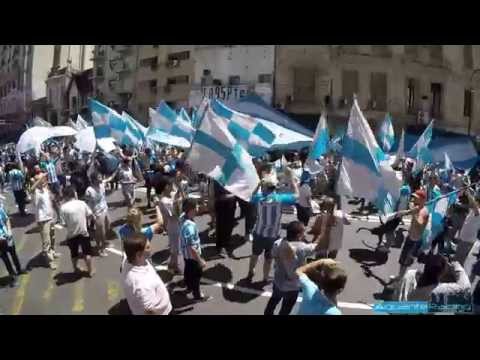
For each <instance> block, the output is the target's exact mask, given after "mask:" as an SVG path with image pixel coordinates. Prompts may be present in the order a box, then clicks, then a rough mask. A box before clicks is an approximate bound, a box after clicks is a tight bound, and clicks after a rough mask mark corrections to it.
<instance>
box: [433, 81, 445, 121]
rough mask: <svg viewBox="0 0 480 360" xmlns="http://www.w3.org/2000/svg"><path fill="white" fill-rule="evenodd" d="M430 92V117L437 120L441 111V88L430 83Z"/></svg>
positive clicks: (440, 85)
mask: <svg viewBox="0 0 480 360" xmlns="http://www.w3.org/2000/svg"><path fill="white" fill-rule="evenodd" d="M430 91H431V94H432V117H433V118H439V117H440V116H441V110H442V93H443V86H442V84H440V83H432V84H431V86H430Z"/></svg>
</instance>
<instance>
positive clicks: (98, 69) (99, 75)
mask: <svg viewBox="0 0 480 360" xmlns="http://www.w3.org/2000/svg"><path fill="white" fill-rule="evenodd" d="M97 76H98V77H103V67H101V66H99V67H97Z"/></svg>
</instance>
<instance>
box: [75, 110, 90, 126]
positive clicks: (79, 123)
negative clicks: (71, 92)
mask: <svg viewBox="0 0 480 360" xmlns="http://www.w3.org/2000/svg"><path fill="white" fill-rule="evenodd" d="M76 125H77V127H78V130H82V129H86V128H88V127H89V126H90V125H89V124H88V123H87V122H86V121H85V120H84V119H83V117H81V116H80V114H79V115H77V122H76Z"/></svg>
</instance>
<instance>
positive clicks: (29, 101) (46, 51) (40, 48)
mask: <svg viewBox="0 0 480 360" xmlns="http://www.w3.org/2000/svg"><path fill="white" fill-rule="evenodd" d="M92 49H93V47H92V45H0V119H2V120H3V122H4V123H5V124H6V125H4V126H2V127H0V133H2V134H3V133H5V132H12V131H18V130H19V129H22V128H23V126H24V124H25V123H26V121H28V120H29V119H31V118H33V117H34V116H37V115H38V116H41V117H42V118H44V116H47V117H48V114H49V109H50V107H51V106H52V104H51V102H49V100H50V98H51V97H50V96H49V94H48V91H47V87H48V84H47V83H46V82H47V79H48V78H50V77H52V76H55V74H56V73H57V72H58V71H59V70H60V69H62V68H64V67H67V66H70V67H72V68H75V69H82V68H84V69H85V68H88V67H91V66H92V61H91V60H90V56H89V52H91V51H92Z"/></svg>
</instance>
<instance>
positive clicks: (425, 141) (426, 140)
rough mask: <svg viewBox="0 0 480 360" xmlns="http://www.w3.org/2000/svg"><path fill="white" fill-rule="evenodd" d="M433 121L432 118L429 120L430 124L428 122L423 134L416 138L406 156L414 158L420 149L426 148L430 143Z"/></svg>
mask: <svg viewBox="0 0 480 360" xmlns="http://www.w3.org/2000/svg"><path fill="white" fill-rule="evenodd" d="M433 122H434V120H432V121H430V124H428V126H427V128H426V129H425V130H424V132H423V134H422V135H421V136H420V137H419V138H418V140H417V142H416V143H415V145H413V147H412V148H411V149H410V151H409V152H408V153H407V155H408V157H410V158H412V159H416V158H417V156H418V152H419V151H421V150H422V149H425V148H427V147H428V146H429V145H430V142H431V141H432V136H433Z"/></svg>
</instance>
